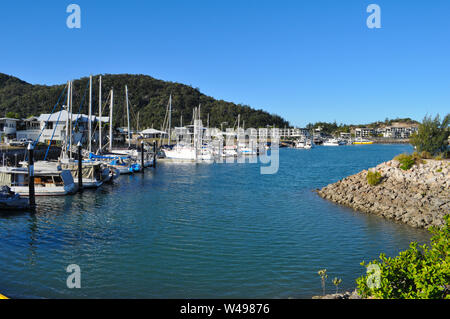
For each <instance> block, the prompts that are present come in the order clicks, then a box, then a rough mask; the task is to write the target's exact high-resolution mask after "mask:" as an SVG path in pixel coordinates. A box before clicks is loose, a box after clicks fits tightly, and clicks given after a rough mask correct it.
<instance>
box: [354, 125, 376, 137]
mask: <svg viewBox="0 0 450 319" xmlns="http://www.w3.org/2000/svg"><path fill="white" fill-rule="evenodd" d="M374 133H375V131H374V129H373V128H370V127H358V128H355V137H370V136H373V134H374Z"/></svg>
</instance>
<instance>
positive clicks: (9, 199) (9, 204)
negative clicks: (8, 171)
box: [0, 185, 30, 210]
mask: <svg viewBox="0 0 450 319" xmlns="http://www.w3.org/2000/svg"><path fill="white" fill-rule="evenodd" d="M29 207H30V206H29V201H28V199H26V198H21V197H20V195H19V194H16V193H14V192H13V191H11V188H9V187H8V186H6V185H4V186H0V210H24V209H28V208H29Z"/></svg>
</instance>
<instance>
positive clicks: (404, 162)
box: [394, 154, 416, 171]
mask: <svg viewBox="0 0 450 319" xmlns="http://www.w3.org/2000/svg"><path fill="white" fill-rule="evenodd" d="M394 160H396V161H398V162H399V163H400V168H401V169H402V170H404V171H407V170H409V169H410V168H411V167H413V165H414V164H415V163H416V159H415V158H414V156H413V155H409V154H400V155H397V156H396V157H395V158H394Z"/></svg>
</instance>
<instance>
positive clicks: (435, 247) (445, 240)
mask: <svg viewBox="0 0 450 319" xmlns="http://www.w3.org/2000/svg"><path fill="white" fill-rule="evenodd" d="M444 219H445V226H444V227H442V228H441V229H438V228H434V227H432V228H431V229H430V231H431V233H432V234H433V235H434V236H433V238H432V239H431V243H430V247H428V246H427V245H423V246H418V244H417V243H411V244H410V248H409V249H408V250H406V251H403V252H401V253H400V254H399V255H398V256H397V257H395V258H390V257H389V258H388V257H386V255H385V254H381V255H380V260H375V261H372V262H371V263H369V264H368V265H367V266H368V267H370V268H371V269H376V270H377V273H369V274H368V275H367V276H362V277H360V278H358V279H357V280H356V283H357V285H358V288H357V289H358V293H359V294H360V295H361V296H362V297H363V298H380V299H442V298H444V299H450V294H449V290H450V256H449V249H450V247H449V237H450V236H449V225H450V215H447V216H445V217H444ZM361 265H363V266H365V263H364V262H363V263H361Z"/></svg>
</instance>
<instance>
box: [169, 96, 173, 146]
mask: <svg viewBox="0 0 450 319" xmlns="http://www.w3.org/2000/svg"><path fill="white" fill-rule="evenodd" d="M171 130H172V94H170V97H169V145H170V144H171V143H172V134H171Z"/></svg>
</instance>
